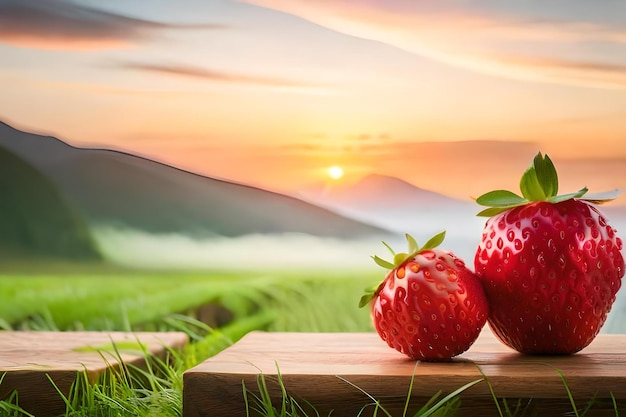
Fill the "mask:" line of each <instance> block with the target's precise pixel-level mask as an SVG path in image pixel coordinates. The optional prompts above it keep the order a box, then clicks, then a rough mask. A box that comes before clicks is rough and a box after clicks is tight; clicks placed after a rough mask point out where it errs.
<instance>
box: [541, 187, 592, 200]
mask: <svg viewBox="0 0 626 417" xmlns="http://www.w3.org/2000/svg"><path fill="white" fill-rule="evenodd" d="M586 193H587V187H585V188H581V189H580V190H578V191H576V192H575V193H569V194H563V195H558V196H556V197H552V198H550V199H549V200H548V201H550V202H551V203H560V202H562V201H567V200H571V199H572V198H580V197H582V196H583V195H585V194H586Z"/></svg>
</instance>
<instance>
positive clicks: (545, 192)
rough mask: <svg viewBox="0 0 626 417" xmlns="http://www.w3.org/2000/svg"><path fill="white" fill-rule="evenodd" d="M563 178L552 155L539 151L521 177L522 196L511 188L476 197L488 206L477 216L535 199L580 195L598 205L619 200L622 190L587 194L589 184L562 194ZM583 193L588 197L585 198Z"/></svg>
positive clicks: (565, 197)
mask: <svg viewBox="0 0 626 417" xmlns="http://www.w3.org/2000/svg"><path fill="white" fill-rule="evenodd" d="M558 190H559V178H558V175H557V173H556V168H555V167H554V164H553V163H552V160H551V159H550V157H548V155H547V154H546V155H545V156H544V155H542V154H541V152H539V153H538V154H537V155H536V156H535V158H534V159H533V163H532V164H531V166H530V167H529V168H528V169H527V170H526V171H525V172H524V174H523V175H522V179H521V180H520V191H521V192H522V195H521V196H519V195H517V194H515V193H513V192H511V191H507V190H495V191H490V192H488V193H485V194H483V195H481V196H480V197H478V198H477V199H476V202H477V203H478V204H480V205H481V206H486V207H488V208H486V209H484V210H483V211H481V212H480V213H478V214H477V216H482V217H492V216H495V215H496V214H499V213H502V212H504V211H506V210H509V209H511V208H514V207H518V206H523V205H525V204H528V203H530V202H533V201H548V202H550V203H560V202H562V201H566V200H570V199H572V198H578V199H581V200H585V201H589V202H592V203H596V204H601V203H605V202H607V201H611V200H613V199H615V198H616V197H617V196H618V195H619V191H617V190H615V191H610V192H606V193H598V194H594V195H589V194H587V191H588V189H587V187H584V188H581V189H580V190H578V191H576V192H575V193H569V194H562V195H558ZM583 196H585V197H584V198H583Z"/></svg>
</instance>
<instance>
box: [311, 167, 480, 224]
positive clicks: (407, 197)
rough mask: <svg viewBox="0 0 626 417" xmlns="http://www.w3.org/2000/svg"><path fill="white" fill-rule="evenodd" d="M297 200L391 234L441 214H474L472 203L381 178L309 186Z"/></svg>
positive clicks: (371, 176)
mask: <svg viewBox="0 0 626 417" xmlns="http://www.w3.org/2000/svg"><path fill="white" fill-rule="evenodd" d="M299 196H300V197H301V198H302V199H304V200H306V201H309V202H311V203H313V204H316V205H319V206H322V207H326V208H329V209H331V210H334V211H337V212H339V213H342V214H344V215H347V216H350V217H353V218H357V219H360V220H362V221H366V222H369V223H374V224H378V225H381V226H382V227H386V228H390V229H393V230H395V231H405V232H408V231H409V230H410V229H411V228H412V227H419V226H421V225H423V224H424V223H429V222H430V223H432V220H433V218H435V217H441V215H442V214H445V213H454V214H459V213H466V214H467V215H468V216H469V217H470V218H471V217H473V214H474V213H475V212H476V211H477V206H476V204H475V203H473V202H469V201H463V200H458V199H455V198H452V197H448V196H445V195H443V194H439V193H436V192H434V191H430V190H426V189H423V188H420V187H416V186H415V185H413V184H410V183H408V182H406V181H404V180H401V179H399V178H395V177H389V176H385V175H378V174H372V175H368V176H366V177H364V178H362V179H361V180H359V181H358V182H356V183H353V184H332V185H323V184H319V185H313V186H310V187H306V188H304V189H302V190H301V192H300V194H299Z"/></svg>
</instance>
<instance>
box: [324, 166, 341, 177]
mask: <svg viewBox="0 0 626 417" xmlns="http://www.w3.org/2000/svg"><path fill="white" fill-rule="evenodd" d="M328 176H329V177H330V178H332V179H334V180H338V179H340V178H341V177H343V169H342V168H341V167H340V166H338V165H333V166H331V167H329V168H328Z"/></svg>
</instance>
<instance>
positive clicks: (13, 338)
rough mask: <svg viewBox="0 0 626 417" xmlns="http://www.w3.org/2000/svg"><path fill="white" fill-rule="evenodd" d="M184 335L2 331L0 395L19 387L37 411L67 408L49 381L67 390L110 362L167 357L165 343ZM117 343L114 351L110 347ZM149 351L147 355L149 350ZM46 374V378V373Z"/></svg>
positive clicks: (178, 344)
mask: <svg viewBox="0 0 626 417" xmlns="http://www.w3.org/2000/svg"><path fill="white" fill-rule="evenodd" d="M186 343H187V335H186V334H184V333H180V332H168V333H165V332H164V333H149V332H140V333H124V332H35V331H32V332H31V331H29V332H22V331H14V332H13V331H2V332H0V376H2V374H5V375H4V379H3V381H2V383H1V384H0V399H6V398H8V397H9V395H10V394H11V392H13V391H14V390H17V392H18V396H19V405H20V407H22V408H23V409H24V410H26V411H28V412H29V413H31V414H34V415H35V416H37V417H40V416H58V415H60V414H62V413H64V412H65V405H64V403H63V399H62V398H61V396H60V395H59V393H58V392H57V391H56V389H55V388H54V385H53V384H52V383H51V382H50V379H52V381H54V384H55V385H56V386H57V387H58V388H59V390H61V392H63V393H64V395H67V394H68V393H69V390H70V387H71V385H72V383H73V382H74V380H75V379H76V377H77V375H78V373H82V372H84V373H85V374H86V376H87V378H88V379H89V381H90V382H94V381H95V379H96V377H97V376H98V375H100V374H101V373H102V372H104V371H105V370H106V369H107V368H108V367H116V366H118V365H119V359H120V358H121V359H122V360H123V361H124V363H127V364H133V365H136V366H141V365H142V364H145V358H146V354H145V353H144V352H142V349H145V350H146V351H147V352H149V354H150V355H155V356H159V357H161V358H165V354H166V352H167V349H168V348H175V349H178V348H182V347H183V346H184V345H185V344H186ZM113 346H116V347H117V349H118V351H117V352H116V351H115V350H114V348H113ZM148 356H149V355H148ZM48 377H50V379H48Z"/></svg>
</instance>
